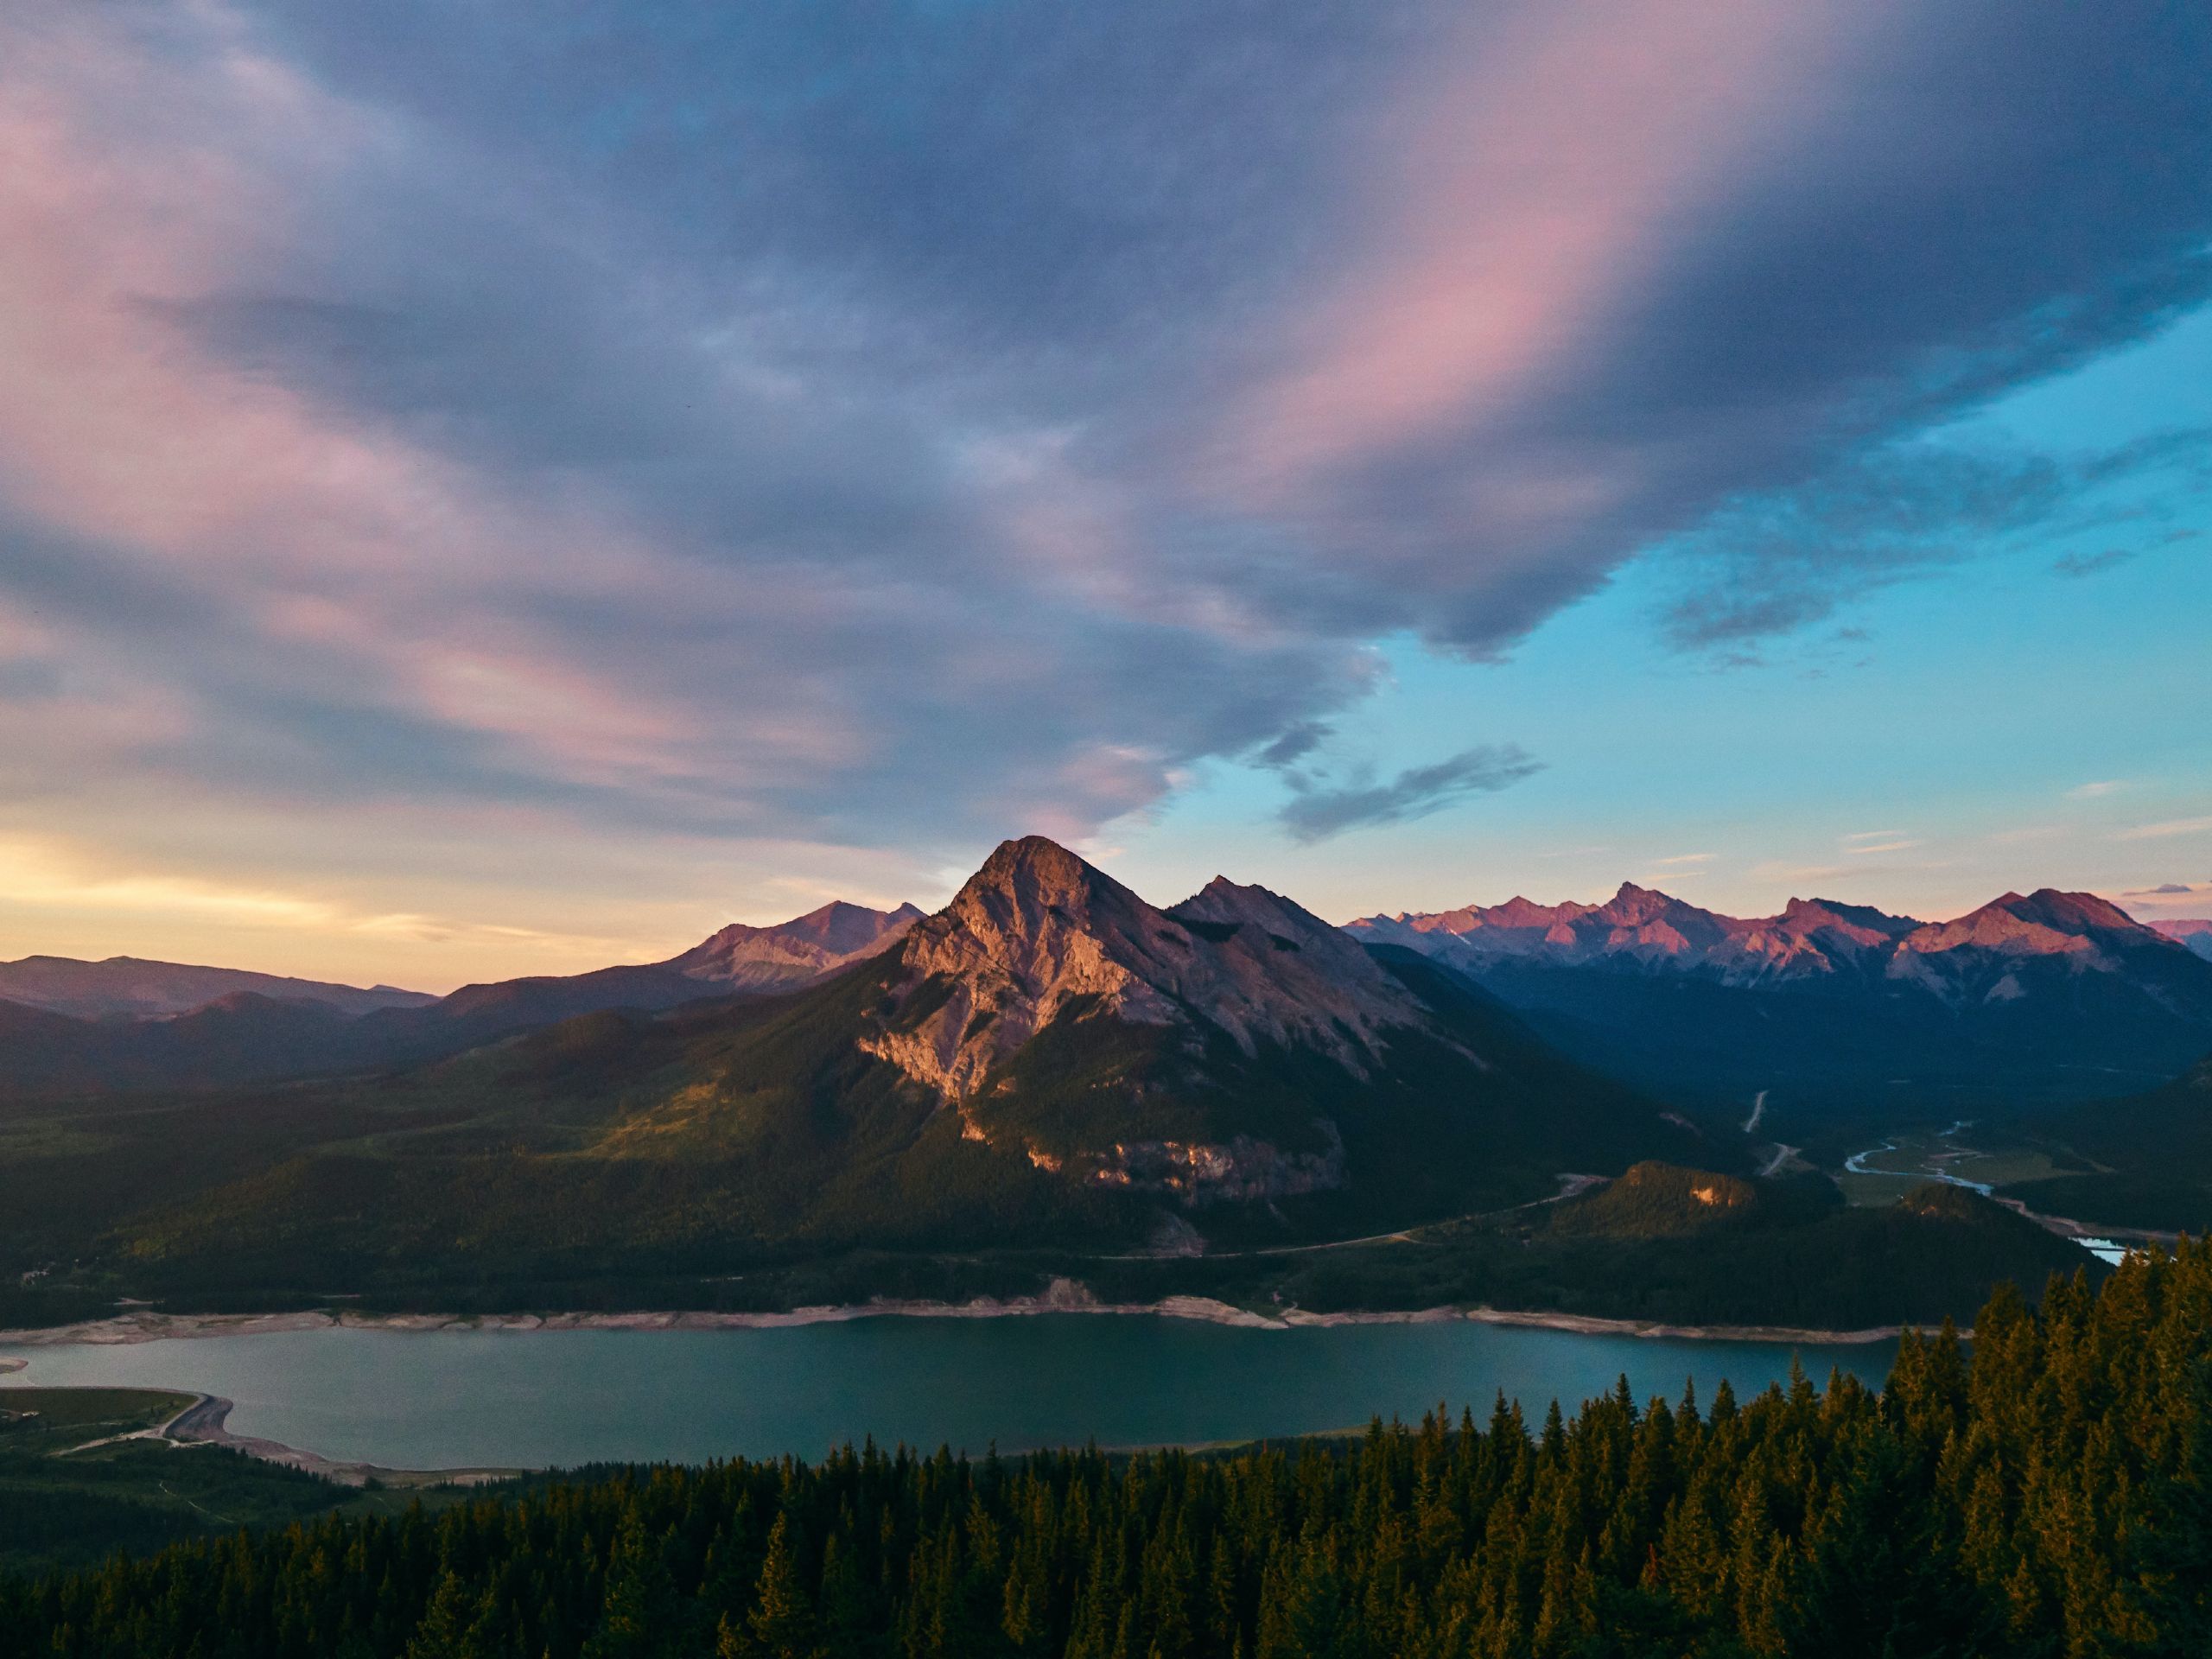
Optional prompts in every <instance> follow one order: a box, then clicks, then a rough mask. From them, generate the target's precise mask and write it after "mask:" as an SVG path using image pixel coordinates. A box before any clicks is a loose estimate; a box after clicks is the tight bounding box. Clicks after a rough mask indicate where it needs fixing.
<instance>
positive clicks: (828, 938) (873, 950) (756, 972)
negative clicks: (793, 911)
mask: <svg viewBox="0 0 2212 1659" xmlns="http://www.w3.org/2000/svg"><path fill="white" fill-rule="evenodd" d="M921 918H922V912H921V911H920V910H919V909H918V908H917V907H916V906H912V905H901V906H899V908H898V909H896V910H870V909H868V907H867V906H862V905H849V904H846V903H845V902H844V901H843V900H842V899H837V900H833V901H832V902H831V903H829V904H826V905H824V906H822V908H821V909H819V910H815V911H809V912H807V913H806V914H805V915H804V916H800V917H797V918H794V919H792V920H791V921H788V922H780V923H778V924H777V925H774V926H772V927H751V926H748V925H746V924H745V923H743V922H732V923H731V924H730V925H728V927H725V928H723V929H722V930H721V931H720V932H718V933H716V934H715V935H714V936H713V937H712V938H708V939H704V940H702V941H701V942H700V943H699V944H695V945H693V946H692V947H691V948H690V950H686V951H685V952H684V953H683V955H682V956H680V957H672V958H671V959H670V961H669V962H667V963H665V964H664V966H666V967H668V968H670V969H673V970H674V971H675V972H677V973H679V974H682V975H683V976H685V977H686V978H688V979H697V980H705V981H709V982H713V983H715V984H718V985H727V986H728V987H729V988H731V989H732V990H740V991H770V990H795V989H797V988H799V987H800V986H803V985H810V984H812V983H813V982H815V981H817V980H819V979H826V978H828V977H829V976H830V975H831V974H834V973H836V971H837V970H838V969H841V968H844V967H848V966H849V965H850V964H852V963H855V962H859V961H861V959H862V958H864V957H872V956H874V955H876V954H878V953H879V952H880V951H884V950H889V949H890V948H891V947H892V946H893V944H897V943H898V942H899V939H900V938H902V937H904V936H905V934H906V930H907V929H908V928H910V927H912V926H913V925H914V924H915V923H916V922H918V921H919V920H921Z"/></svg>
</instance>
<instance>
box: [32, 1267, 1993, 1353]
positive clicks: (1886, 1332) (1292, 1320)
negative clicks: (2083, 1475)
mask: <svg viewBox="0 0 2212 1659" xmlns="http://www.w3.org/2000/svg"><path fill="white" fill-rule="evenodd" d="M1046 1313H1090V1314H1113V1315H1119V1316H1122V1317H1130V1316H1137V1315H1144V1316H1149V1317H1152V1318H1158V1319H1195V1320H1199V1321H1201V1322H1203V1323H1205V1324H1209V1325H1230V1326H1234V1327H1236V1328H1238V1329H1242V1330H1250V1331H1292V1330H1312V1329H1327V1328H1333V1327H1337V1326H1342V1325H1439V1324H1446V1323H1450V1322H1452V1321H1453V1320H1460V1319H1465V1320H1472V1321H1474V1322H1477V1323H1478V1324H1484V1325H1516V1326H1523V1327H1529V1328H1533V1329H1537V1330H1546V1331H1563V1332H1571V1333H1573V1334H1577V1335H1581V1336H1625V1337H1641V1338H1652V1339H1677V1340H1684V1341H1697V1342H1793V1343H1804V1344H1815V1345H1820V1346H1854V1345H1858V1344H1866V1343H1875V1342H1883V1341H1886V1340H1888V1339H1889V1338H1892V1337H1896V1336H1897V1335H1899V1334H1900V1333H1901V1332H1903V1331H1904V1329H1905V1327H1904V1326H1903V1325H1874V1326H1870V1327H1867V1328H1866V1329H1863V1330H1856V1331H1824V1330H1817V1329H1813V1328H1810V1327H1800V1326H1794V1325H1670V1324H1667V1323H1664V1322H1662V1321H1658V1320H1651V1319H1607V1318H1601V1317H1599V1316H1596V1315H1592V1314H1584V1313H1548V1312H1542V1311H1537V1310H1519V1309H1511V1308H1495V1307H1427V1308H1417V1309H1408V1310H1376V1311H1371V1312H1365V1311H1346V1312H1340V1313H1309V1312H1307V1311H1306V1310H1305V1309H1303V1308H1298V1307H1289V1308H1284V1309H1281V1310H1279V1311H1276V1310H1270V1311H1268V1312H1258V1311H1255V1310H1254V1309H1251V1308H1245V1307H1237V1306H1233V1305H1231V1304H1230V1303H1228V1302H1222V1301H1217V1300H1213V1299H1212V1298H1211V1297H1205V1296H1170V1297H1166V1298H1164V1299H1162V1300H1159V1301H1154V1302H1101V1301H1098V1300H1096V1299H1094V1298H1092V1297H1091V1296H1090V1294H1089V1293H1088V1292H1086V1291H1084V1290H1083V1289H1082V1288H1081V1287H1078V1286H1075V1285H1072V1284H1070V1283H1068V1282H1067V1281H1061V1282H1060V1283H1059V1284H1057V1285H1055V1286H1054V1287H1052V1290H1051V1291H1050V1292H1049V1293H1047V1294H1045V1295H1042V1296H1024V1297H1012V1298H1007V1299H1004V1300H997V1299H993V1298H988V1297H979V1298H977V1299H976V1300H973V1301H967V1302H931V1301H899V1300H877V1301H868V1302H858V1303H849V1304H842V1305H839V1306H821V1307H798V1308H793V1309H791V1310H790V1311H789V1312H787V1313H719V1312H714V1311H709V1310H693V1311H686V1312H674V1311H670V1312H663V1311H644V1310H641V1311H639V1312H636V1313H482V1314H455V1313H359V1312H357V1311H353V1310H339V1311H327V1310H322V1309H309V1310H303V1311H302V1312H298V1313H156V1312H155V1311H153V1310H151V1309H147V1310H143V1311H134V1312H132V1313H122V1314H118V1315H116V1316H115V1317H113V1318H111V1319H94V1320H88V1321H86V1322H84V1323H81V1324H77V1325H53V1326H48V1327H46V1328H43V1329H38V1330H29V1331H0V1345H4V1346H10V1347H39V1348H43V1347H52V1346H56V1345H59V1344H88V1345H111V1344H124V1343H141V1342H169V1341H176V1340H180V1339H186V1338H207V1337H238V1336H262V1335H269V1334H272V1333H276V1332H292V1331H321V1330H349V1331H403V1332H434V1331H483V1332H548V1331H776V1330H784V1329H787V1328H790V1327H792V1326H796V1325H834V1324H841V1323H843V1322H846V1321H849V1320H852V1319H1016V1318H1024V1317H1033V1316H1035V1315H1039V1314H1046ZM1962 1334H1964V1335H1967V1336H1971V1335H1972V1333H1971V1332H1965V1333H1962ZM21 1363H22V1362H21V1361H15V1362H13V1363H10V1362H7V1361H0V1369H17V1368H20V1365H21Z"/></svg>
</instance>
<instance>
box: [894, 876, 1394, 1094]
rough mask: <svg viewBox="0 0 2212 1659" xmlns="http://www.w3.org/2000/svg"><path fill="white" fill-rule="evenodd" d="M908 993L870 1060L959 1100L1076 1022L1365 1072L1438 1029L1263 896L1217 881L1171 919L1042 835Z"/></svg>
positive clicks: (1276, 899)
mask: <svg viewBox="0 0 2212 1659" xmlns="http://www.w3.org/2000/svg"><path fill="white" fill-rule="evenodd" d="M925 987H933V988H931V989H930V990H929V991H928V992H927V993H926V995H918V994H919V993H922V992H923V989H924V988H925ZM897 995H898V996H899V1001H900V1002H901V1004H902V1011H901V1012H900V1013H899V1014H894V1015H893V1016H892V1018H891V1019H890V1020H889V1021H888V1022H887V1026H886V1027H885V1028H884V1029H883V1030H882V1031H880V1033H878V1034H877V1035H876V1036H875V1037H874V1039H871V1041H870V1043H869V1044H868V1049H869V1052H872V1053H874V1054H876V1055H878V1056H879V1057H880V1058H884V1059H887V1060H889V1061H891V1062H892V1063H893V1064H894V1065H898V1066H899V1068H900V1069H901V1070H903V1071H906V1073H907V1074H908V1075H909V1076H911V1077H915V1078H916V1079H918V1080H919V1081H921V1082H924V1083H925V1084H929V1085H930V1086H931V1087H932V1088H935V1089H936V1090H938V1091H939V1093H941V1094H942V1095H944V1096H946V1097H948V1098H951V1099H963V1098H965V1097H966V1096H969V1095H970V1094H972V1093H973V1092H974V1091H975V1090H976V1089H977V1088H979V1087H980V1086H981V1085H982V1082H983V1080H984V1078H985V1077H986V1075H987V1074H988V1072H989V1071H990V1070H991V1068H992V1067H993V1066H995V1065H996V1064H997V1063H998V1062H999V1061H1000V1060H1001V1059H1002V1058H1006V1057H1007V1056H1008V1055H1010V1054H1012V1053H1013V1052H1014V1051H1015V1050H1016V1049H1018V1048H1020V1046H1022V1045H1023V1044H1025V1043H1027V1041H1028V1040H1029V1039H1030V1038H1031V1037H1033V1036H1034V1035H1035V1034H1036V1033H1038V1032H1039V1031H1041V1030H1042V1029H1044V1027H1046V1026H1048V1025H1050V1024H1052V1022H1053V1021H1054V1020H1058V1019H1059V1018H1061V1017H1062V1016H1063V1015H1064V1014H1066V1015H1069V1016H1071V1017H1077V1018H1083V1019H1089V1018H1092V1017H1106V1018H1111V1019H1114V1020H1120V1021H1122V1023H1123V1024H1125V1025H1132V1026H1145V1027H1198V1026H1201V1025H1211V1026H1213V1027H1217V1028H1218V1029H1219V1030H1220V1031H1221V1032H1222V1033H1226V1034H1227V1035H1228V1036H1229V1037H1230V1039H1232V1040H1233V1041H1235V1042H1236V1044H1237V1046H1239V1047H1241V1048H1242V1049H1243V1051H1244V1052H1246V1053H1247V1054H1250V1053H1254V1052H1256V1051H1257V1048H1258V1046H1259V1044H1260V1043H1262V1041H1267V1042H1279V1043H1291V1042H1295V1043H1300V1044H1303V1045H1304V1046H1309V1047H1315V1048H1319V1049H1320V1050H1322V1051H1323V1052H1325V1053H1327V1054H1329V1055H1330V1056H1331V1057H1332V1058H1335V1059H1337V1060H1338V1061H1339V1062H1340V1063H1342V1064H1343V1065H1345V1066H1346V1067H1347V1068H1349V1069H1352V1070H1355V1071H1357V1069H1358V1068H1359V1067H1360V1066H1361V1065H1362V1064H1363V1055H1364V1054H1365V1053H1367V1052H1370V1051H1371V1048H1372V1046H1373V1045H1374V1044H1375V1043H1376V1042H1378V1041H1379V1040H1380V1033H1381V1032H1382V1031H1383V1029H1384V1028H1385V1027H1390V1026H1394V1025H1398V1026H1402V1025H1410V1024H1415V1023H1418V1022H1419V1021H1420V1020H1421V1019H1422V1017H1423V1014H1422V1010H1421V1005H1420V1004H1419V1003H1418V1002H1416V1001H1414V999H1413V997H1412V996H1411V995H1410V994H1409V993H1408V992H1407V991H1406V990H1405V989H1404V988H1402V986H1400V985H1399V984H1398V982H1396V981H1395V979H1394V978H1392V977H1391V976H1389V974H1387V973H1386V972H1385V971H1384V970H1383V969H1382V968H1380V967H1379V966H1378V965H1377V964H1376V963H1375V962H1374V961H1373V959H1372V958H1370V957H1368V955H1367V953H1366V952H1365V951H1363V950H1361V949H1360V948H1359V947H1358V946H1357V944H1353V943H1352V941H1351V940H1350V939H1349V938H1345V937H1344V936H1343V935H1342V934H1340V933H1338V931H1337V930H1336V929H1334V928H1332V927H1330V926H1329V925H1327V924H1326V923H1325V922H1323V921H1322V920H1321V919H1320V918H1319V917H1316V916H1314V915H1313V913H1312V912H1309V911H1306V910H1304V909H1301V908H1300V906H1297V905H1294V904H1293V903H1292V902H1291V901H1290V900H1289V899H1284V898H1282V897H1281V896H1280V895H1278V894H1275V893H1269V892H1268V890H1267V889H1266V888H1264V887H1239V886H1238V885H1237V884H1236V883H1235V882H1233V881H1230V880H1226V879H1225V878H1219V877H1217V878H1216V879H1215V880H1213V881H1211V882H1210V883H1209V884H1208V885H1207V887H1205V890H1204V891H1203V892H1201V893H1198V894H1196V895H1194V896H1193V897H1192V898H1191V899H1186V900H1185V901H1184V902H1183V903H1182V904H1181V905H1179V906H1176V907H1175V909H1174V910H1173V912H1169V911H1163V910H1160V909H1156V908H1155V907H1154V906H1152V905H1149V904H1147V903H1146V902H1145V900H1144V899H1141V898H1139V897H1138V896H1137V895H1136V894H1135V893H1133V892H1131V891H1130V890H1129V889H1128V888H1127V887H1123V886H1122V884H1121V883H1120V882H1118V881H1116V880H1114V879H1113V877H1111V876H1109V875H1108V874H1105V872H1103V870H1100V869H1097V868H1095V867H1093V866H1092V865H1090V864H1089V863H1086V862H1085V861H1084V860H1083V859H1081V858H1079V857H1077V855H1075V854H1073V853H1071V852H1069V851H1068V850H1067V849H1065V848H1064V847H1062V846H1060V845H1058V843H1057V842H1052V841H1050V840H1047V839H1046V838H1045V837H1044V836H1025V837H1023V838H1021V839H1020V840H1018V841H1009V842H1003V843H1002V844H1001V846H1000V847H999V848H998V849H997V850H995V852H993V853H992V855H990V857H989V858H988V859H987V860H986V861H984V864H983V867H982V868H981V869H980V870H978V871H976V874H974V875H973V876H972V877H970V878H969V880H968V882H967V884H966V885H965V886H963V887H962V888H961V889H960V892H959V893H958V894H957V896H956V897H955V898H954V899H953V901H952V902H951V903H950V905H947V906H945V907H944V909H943V910H941V911H939V912H938V913H937V914H936V915H934V916H931V917H930V918H927V919H926V920H924V921H922V922H920V923H918V924H917V925H915V927H914V929H913V931H912V932H911V933H910V934H909V935H908V936H907V938H906V944H904V946H902V947H901V950H900V956H899V991H898V993H897ZM915 1007H919V1008H922V1009H924V1010H925V1011H924V1012H922V1013H920V1014H914V1015H911V1016H910V1015H908V1014H906V1013H905V1012H904V1009H906V1008H915ZM1193 1040H1197V1039H1196V1038H1195V1036H1194V1038H1193Z"/></svg>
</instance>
